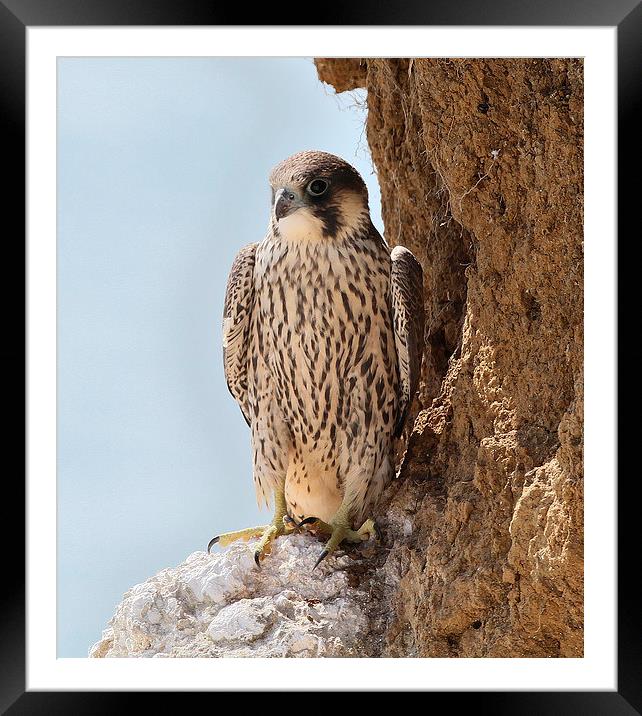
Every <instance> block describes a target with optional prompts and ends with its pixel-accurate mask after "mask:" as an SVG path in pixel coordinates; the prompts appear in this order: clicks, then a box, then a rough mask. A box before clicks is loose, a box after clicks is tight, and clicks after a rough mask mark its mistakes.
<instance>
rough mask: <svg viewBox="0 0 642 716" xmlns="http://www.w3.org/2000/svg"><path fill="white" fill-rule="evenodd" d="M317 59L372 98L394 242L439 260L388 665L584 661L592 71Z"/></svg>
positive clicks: (396, 558) (429, 304)
mask: <svg viewBox="0 0 642 716" xmlns="http://www.w3.org/2000/svg"><path fill="white" fill-rule="evenodd" d="M316 64H317V70H318V74H319V77H320V79H321V80H323V81H324V82H327V83H329V84H331V85H333V86H334V87H335V88H336V90H337V91H338V92H341V91H345V90H349V89H352V88H356V87H365V88H367V90H368V120H367V136H368V142H369V145H370V149H371V152H372V156H373V160H374V164H375V166H376V170H377V174H378V178H379V183H380V185H381V191H382V208H383V218H384V222H385V235H386V239H387V240H388V242H389V243H390V244H392V245H395V244H398V243H402V244H404V245H406V246H408V247H409V248H410V249H411V250H412V251H413V252H414V253H415V255H416V256H417V257H418V258H419V259H420V261H421V263H422V266H423V269H424V282H425V308H426V346H425V355H424V366H423V384H422V387H421V394H420V398H419V401H418V405H417V410H418V414H417V415H416V420H415V422H414V427H413V426H412V423H410V429H409V431H408V432H409V435H407V443H406V447H407V449H406V452H405V456H404V457H403V461H402V467H401V474H400V479H398V480H397V481H396V483H394V484H393V485H392V486H391V488H390V489H389V491H388V494H387V496H386V503H385V505H384V506H383V507H382V508H381V509H382V512H383V513H384V514H386V517H385V520H386V531H385V542H386V546H387V548H388V549H389V552H388V553H387V556H386V558H385V562H384V565H383V567H382V570H384V571H385V574H386V575H387V580H388V585H389V588H388V589H386V590H385V594H387V595H389V607H390V614H391V615H392V616H391V617H389V618H383V617H382V618H381V619H380V620H379V623H378V628H379V629H380V633H381V637H382V646H381V655H384V656H463V657H469V656H502V657H508V656H522V657H539V656H541V657H544V656H548V657H550V656H553V657H557V656H581V655H582V649H583V614H582V606H583V567H582V551H583V542H582V515H583V491H582V490H583V464H582V458H583V451H582V420H583V390H582V388H583V376H582V365H583V351H582V347H583V273H582V271H583V256H582V251H583V240H582V236H583V231H582V216H583V205H582V187H583V172H582V167H583V151H582V146H583V145H582V139H583V67H582V62H581V60H529V59H524V60H521V59H520V60H513V59H506V60H504V59H498V60H467V59H462V60H439V59H421V60H417V59H415V60H379V59H375V60H335V59H331V60H330V59H318V60H317V61H316ZM390 587H392V588H390ZM382 611H384V612H385V610H382Z"/></svg>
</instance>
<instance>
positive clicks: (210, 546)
mask: <svg viewBox="0 0 642 716" xmlns="http://www.w3.org/2000/svg"><path fill="white" fill-rule="evenodd" d="M218 539H219V538H218V536H216V537H212V539H211V540H210V541H209V544H208V545H207V553H208V554H209V553H210V550H211V549H212V546H213V545H215V544H216V543H217V542H218Z"/></svg>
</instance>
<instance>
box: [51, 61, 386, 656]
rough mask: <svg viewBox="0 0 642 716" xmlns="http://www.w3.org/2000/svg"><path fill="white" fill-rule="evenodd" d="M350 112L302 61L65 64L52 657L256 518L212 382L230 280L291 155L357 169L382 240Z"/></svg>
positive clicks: (233, 434)
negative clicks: (152, 580) (159, 578)
mask: <svg viewBox="0 0 642 716" xmlns="http://www.w3.org/2000/svg"><path fill="white" fill-rule="evenodd" d="M358 98H359V99H360V102H361V103H363V101H364V98H365V95H364V94H359V95H358ZM354 103H355V98H353V97H350V96H349V95H342V96H340V97H336V96H334V95H333V94H331V93H330V91H329V90H328V89H327V88H324V86H323V85H322V84H321V83H320V82H319V81H318V80H317V77H316V71H315V69H314V65H313V64H312V61H311V60H309V59H298V58H295V59H245V58H240V59H227V58H142V59H141V58H69V59H60V60H59V62H58V655H59V656H62V657H69V656H80V657H82V656H86V655H87V650H88V648H89V646H90V645H91V644H92V643H93V642H94V641H97V640H98V639H99V638H100V634H101V630H102V629H103V628H104V627H105V626H106V624H107V621H108V619H109V617H110V616H111V614H112V613H113V610H114V607H115V605H116V604H117V602H118V601H119V600H120V598H121V597H122V594H123V593H124V592H125V591H126V590H127V588H128V587H130V586H132V585H134V584H136V583H138V582H140V581H143V580H144V579H146V578H147V577H149V576H151V575H152V574H154V573H155V572H157V571H158V570H160V569H162V568H164V567H168V566H171V565H174V564H177V563H179V562H181V561H182V560H183V559H184V558H185V557H186V556H187V555H188V554H190V553H191V552H193V551H195V550H198V549H204V548H205V546H206V545H207V542H208V540H209V539H210V538H211V537H212V536H213V535H214V534H216V533H218V532H222V531H225V530H231V529H238V528H241V527H247V526H250V525H253V524H260V523H261V522H266V521H268V520H269V519H270V515H269V514H268V513H267V511H265V510H262V511H259V510H258V508H257V507H256V502H255V498H254V489H253V486H252V479H251V468H250V449H249V431H248V429H247V426H246V425H245V422H244V420H243V418H242V416H241V413H240V411H239V409H238V407H237V405H236V403H235V402H234V401H233V399H232V397H231V396H230V395H229V393H228V391H227V387H226V385H225V380H224V376H223V367H222V358H221V327H220V317H221V311H222V305H223V296H224V290H225V281H226V279H227V272H228V270H229V267H230V265H231V263H232V260H233V258H234V255H235V254H236V252H237V251H238V249H239V248H240V247H241V246H243V245H245V244H247V243H250V242H252V241H257V240H260V239H261V238H262V237H263V235H264V233H265V228H266V226H267V222H268V215H269V202H270V193H269V189H268V183H267V175H268V173H269V170H270V169H271V167H272V166H273V165H274V164H276V163H277V162H279V161H280V160H281V159H284V158H285V157H287V156H288V155H290V154H292V153H294V152H296V151H299V150H302V149H323V150H325V151H329V152H333V153H335V154H339V155H341V156H343V157H344V158H345V159H347V160H348V161H350V162H351V163H353V164H354V165H355V166H356V167H357V169H359V171H360V172H361V173H362V175H363V177H364V179H365V181H366V183H367V184H368V188H369V191H370V205H371V211H372V216H373V220H374V222H375V224H376V225H377V226H378V228H379V229H380V230H381V229H382V225H381V217H380V198H379V190H378V187H377V182H376V178H375V176H374V175H373V170H372V165H371V161H370V156H369V154H368V151H367V143H366V140H365V134H364V127H363V125H364V122H365V111H364V109H363V107H358V106H357V107H355V106H354Z"/></svg>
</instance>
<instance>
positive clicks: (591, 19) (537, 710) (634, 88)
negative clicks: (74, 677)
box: [0, 0, 642, 716]
mask: <svg viewBox="0 0 642 716" xmlns="http://www.w3.org/2000/svg"><path fill="white" fill-rule="evenodd" d="M317 8H318V6H317V5H315V4H310V5H309V6H308V7H307V8H306V9H307V10H308V12H309V15H314V14H315V13H314V10H315V9H317ZM247 14H248V10H247V8H245V7H241V6H239V5H238V4H237V5H235V4H219V5H216V6H215V5H214V3H212V2H206V1H199V0H136V1H135V2H132V1H131V0H0V103H1V106H2V111H1V114H0V117H1V121H2V124H3V132H2V139H3V146H4V150H3V151H4V159H5V164H4V167H5V179H7V178H8V179H9V180H10V181H8V182H6V184H5V189H4V202H3V204H4V211H5V212H6V213H9V214H11V215H12V219H13V222H12V224H11V226H12V227H15V229H14V228H12V230H11V232H10V235H9V232H7V234H6V235H5V241H4V242H3V248H4V252H5V254H4V255H5V274H6V275H10V276H11V277H15V278H16V279H17V281H18V283H20V275H21V273H20V271H19V270H18V269H17V267H18V266H20V265H22V266H24V258H25V253H24V245H22V246H21V242H20V241H19V240H18V241H17V240H15V239H14V238H12V237H19V236H24V235H25V234H24V231H25V118H26V107H25V97H26V94H25V79H26V77H25V70H26V62H25V50H26V29H27V27H29V26H82V25H115V26H118V25H243V24H246V23H244V22H240V21H241V20H243V19H244V17H242V16H247ZM320 14H321V15H322V16H323V20H324V22H322V23H319V22H318V20H316V19H315V18H313V17H307V18H304V17H303V16H302V15H301V12H300V11H299V8H298V6H297V5H292V4H279V3H277V4H276V5H274V4H273V3H270V4H266V5H265V6H263V7H259V8H256V9H255V10H253V11H252V19H253V22H252V24H253V25H258V24H263V23H265V24H267V25H270V24H272V25H276V24H278V25H304V24H308V25H451V26H452V25H505V26H506V25H507V26H511V25H516V26H528V25H531V26H564V25H566V26H617V55H618V85H617V87H618V125H617V126H618V191H619V194H618V227H620V231H621V227H623V226H624V225H627V226H631V227H637V226H638V224H639V218H638V217H637V216H636V217H635V219H636V221H635V222H634V217H633V212H634V211H636V210H637V205H638V204H639V198H638V193H639V186H640V182H639V179H637V172H636V171H635V170H636V169H637V168H638V167H637V165H638V157H639V150H638V151H635V149H637V148H638V146H639V138H638V134H639V125H640V122H641V118H642V112H641V111H640V110H641V109H642V107H641V102H640V97H641V94H642V92H641V89H642V82H641V79H642V5H640V3H639V0H532V2H530V3H528V4H525V3H516V2H514V0H493V1H492V2H487V3H482V2H479V1H478V0H475V1H473V0H459V2H454V1H452V0H451V1H449V2H444V1H443V0H438V1H435V2H433V3H432V4H430V5H429V4H428V3H425V4H424V3H420V2H417V1H416V0H406V1H405V2H402V3H398V4H396V3H381V2H377V3H372V7H368V5H367V3H365V2H363V0H355V1H353V2H350V3H342V4H336V5H334V6H332V5H327V4H326V5H325V6H324V7H323V12H322V13H320ZM629 177H630V178H631V179H629ZM6 225H7V221H6V219H5V226H6ZM639 234H640V231H639V228H637V230H634V234H633V235H632V241H630V242H627V244H626V249H627V251H626V258H625V259H622V255H621V254H620V253H619V252H618V276H619V272H620V268H621V267H622V264H623V262H626V263H627V264H630V263H631V262H632V260H633V261H635V257H634V258H633V259H632V255H634V254H635V251H636V249H637V251H638V252H639V243H640V239H639ZM629 249H631V252H630V251H629ZM12 251H13V252H14V253H15V255H14V256H12V255H11V252H12ZM638 263H639V262H638ZM22 275H24V272H23V274H22ZM626 288H627V285H625V282H624V281H622V280H620V282H619V283H618V311H619V309H620V307H622V306H623V305H624V304H625V303H628V302H627V301H625V295H624V293H625V290H626ZM23 289H24V286H23ZM3 290H4V292H5V295H4V306H5V312H4V316H3V317H4V319H5V331H7V329H9V332H11V333H12V334H13V335H15V336H16V338H15V339H12V340H11V341H5V345H4V348H3V351H2V354H1V355H2V365H3V368H4V371H3V375H4V376H5V381H6V383H7V384H8V385H9V387H13V386H18V384H19V383H20V381H19V380H16V379H15V377H14V376H16V374H17V375H20V374H22V376H23V384H24V376H25V372H24V358H25V354H24V349H23V346H24V345H25V323H24V320H25V313H24V312H22V313H21V312H20V311H19V310H17V309H16V308H15V306H16V303H17V300H18V298H17V297H18V296H19V290H20V289H19V287H16V286H13V285H11V283H10V281H7V280H5V281H4V282H3ZM23 295H24V294H23ZM629 298H630V297H629ZM618 315H619V314H618ZM7 322H8V323H9V325H8V326H7V325H6V324H7ZM13 324H15V325H13ZM6 334H8V333H6ZM619 336H620V337H619V339H618V341H619V345H618V360H620V358H621V356H622V354H623V353H627V354H630V353H631V351H630V350H628V351H626V350H621V349H622V348H623V345H622V343H623V340H624V339H623V337H622V334H621V333H620V334H619ZM614 348H615V347H614ZM636 352H637V357H639V349H635V350H634V351H633V353H634V355H633V357H634V358H635V357H636V356H635V353H636ZM637 364H639V360H638V361H637ZM619 365H620V372H619V375H620V376H622V375H623V373H624V371H623V370H622V366H621V363H619ZM631 367H632V368H633V366H631ZM636 367H637V366H636ZM633 369H634V368H633ZM626 374H627V375H631V373H630V372H627V373H626ZM15 389H16V392H17V391H18V388H17V387H16V388H15ZM623 389H624V388H623V386H622V382H620V383H619V384H618V410H619V408H620V406H621V404H622V403H621V400H620V398H621V397H622V396H621V393H620V391H621V390H623ZM630 390H631V388H629V391H628V392H630ZM21 397H22V400H20V399H18V398H17V399H16V405H17V406H18V407H17V410H16V412H15V413H11V419H10V420H9V421H7V427H6V428H5V436H6V437H5V445H6V448H7V452H9V451H10V446H13V445H18V444H19V443H20V441H21V437H23V436H24V395H22V396H21ZM21 404H22V406H23V407H22V408H20V407H19V406H20V405H21ZM7 412H8V411H7ZM21 418H22V419H21ZM621 422H622V423H623V422H624V421H621ZM615 429H616V427H615V426H604V430H605V431H608V430H615ZM627 432H632V430H631V428H628V429H626V428H624V426H622V429H621V430H620V431H619V433H618V454H620V450H621V448H622V447H623V446H624V444H628V443H630V442H631V440H627V437H631V438H632V437H633V436H632V435H631V436H629V435H627ZM5 470H7V472H6V473H5V476H4V478H5V479H4V484H3V490H4V498H5V499H4V504H5V511H4V512H5V514H4V517H5V520H4V523H5V525H7V526H8V525H9V521H8V518H9V516H11V520H12V525H11V529H10V530H5V539H4V549H3V562H4V564H5V574H6V575H10V578H7V579H5V580H4V584H3V588H2V589H0V604H1V606H0V609H1V611H0V620H1V631H0V712H1V713H9V714H11V715H12V716H15V715H17V714H32V713H36V714H40V713H43V714H44V713H46V714H58V713H61V714H62V713H64V714H67V713H91V714H100V713H114V712H116V711H117V710H118V709H119V708H120V702H121V698H122V695H121V694H119V693H118V692H107V693H98V692H73V693H63V692H47V693H45V692H25V656H26V650H25V627H26V624H25V589H24V574H25V569H24V559H23V553H22V552H21V550H20V549H19V546H20V541H21V536H22V535H24V530H23V529H21V524H20V515H21V514H23V513H22V511H21V510H20V505H21V504H23V501H24V489H23V485H21V484H20V480H18V479H16V472H14V471H11V474H9V470H8V468H6V467H5ZM636 472H637V473H639V468H638V469H637V470H636ZM629 477H630V478H631V479H629V480H626V481H625V482H624V484H621V485H619V490H618V522H617V524H618V585H617V587H618V635H617V637H618V675H617V691H613V692H571V691H563V692H532V693H530V692H529V693H527V692H476V693H472V692H448V693H431V694H430V696H429V697H428V698H429V699H430V701H429V702H428V708H431V709H434V708H435V706H436V704H435V700H437V699H439V700H441V699H442V698H444V697H445V698H446V699H447V704H448V708H449V709H453V708H458V709H459V708H462V709H465V708H470V709H471V712H472V713H476V714H509V713H510V714H566V713H574V714H582V715H584V714H613V715H614V716H615V715H618V714H623V715H624V714H635V713H638V714H642V639H641V635H642V619H641V617H640V613H641V609H640V606H639V603H638V602H639V596H638V595H639V592H638V590H637V586H636V582H637V569H636V565H637V563H638V561H639V560H638V559H636V557H635V554H634V553H633V548H634V547H635V546H637V545H638V544H639V542H640V539H639V534H638V530H637V525H638V523H639V517H638V515H637V500H635V495H634V492H633V491H634V489H635V488H634V486H633V485H632V484H629V483H635V482H636V479H635V474H631V475H629ZM12 491H13V492H12ZM9 506H10V509H8V507H9ZM9 513H10V515H9ZM14 519H15V520H16V522H15V524H14V523H13V520H14ZM51 549H54V546H53V545H48V546H43V552H42V554H43V556H42V559H46V558H47V553H48V552H49V551H50V550H51ZM628 553H630V555H631V556H630V558H629V556H628ZM7 562H8V563H9V564H7ZM507 688H510V684H507ZM132 696H133V697H134V698H137V699H138V698H146V699H149V696H150V695H149V694H136V695H134V694H130V695H128V696H127V698H128V699H130V698H132ZM162 698H163V699H164V700H165V702H166V704H167V706H168V707H169V708H171V706H170V704H171V703H172V696H171V694H167V693H164V694H162ZM128 705H131V704H128ZM296 708H307V707H306V706H305V704H304V703H301V704H299V705H298V706H296Z"/></svg>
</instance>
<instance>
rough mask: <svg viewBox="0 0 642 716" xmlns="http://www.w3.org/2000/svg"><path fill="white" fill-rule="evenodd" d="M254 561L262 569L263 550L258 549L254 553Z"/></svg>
mask: <svg viewBox="0 0 642 716" xmlns="http://www.w3.org/2000/svg"><path fill="white" fill-rule="evenodd" d="M254 561H255V562H256V566H257V567H258V568H259V569H261V550H259V549H257V550H256V552H255V553H254Z"/></svg>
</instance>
